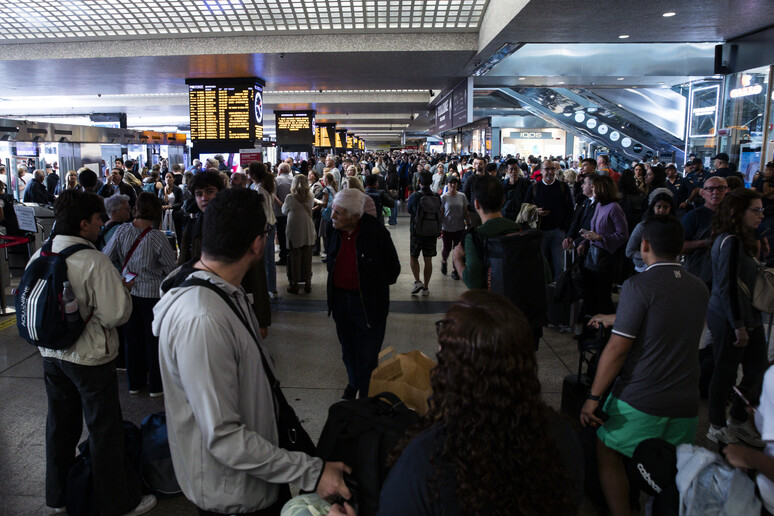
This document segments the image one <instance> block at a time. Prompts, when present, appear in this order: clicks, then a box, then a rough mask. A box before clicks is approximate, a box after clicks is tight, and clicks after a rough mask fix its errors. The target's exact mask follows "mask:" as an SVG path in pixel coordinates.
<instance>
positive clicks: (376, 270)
mask: <svg viewBox="0 0 774 516" xmlns="http://www.w3.org/2000/svg"><path fill="white" fill-rule="evenodd" d="M326 229H327V231H328V258H327V260H326V263H327V265H328V315H330V314H331V310H332V306H331V302H332V298H333V269H334V267H335V266H336V258H337V256H338V254H339V249H341V231H339V230H338V229H333V224H332V223H331V222H330V221H329V222H328V226H327V228H326ZM355 245H356V247H357V272H358V277H359V280H360V299H361V300H362V301H363V309H364V310H365V313H366V318H367V319H368V321H367V323H368V324H369V325H371V326H373V325H375V324H378V323H379V322H380V321H382V320H383V319H385V318H386V317H387V314H388V313H389V311H390V285H392V284H393V283H395V282H396V281H397V280H398V275H399V274H400V261H399V260H398V252H397V251H396V250H395V245H394V244H393V243H392V237H391V236H390V232H389V231H388V230H387V229H386V228H385V227H384V224H379V222H378V221H377V220H376V217H372V216H371V215H368V214H367V213H364V214H363V216H362V217H361V218H360V231H359V233H358V235H357V240H356V241H355Z"/></svg>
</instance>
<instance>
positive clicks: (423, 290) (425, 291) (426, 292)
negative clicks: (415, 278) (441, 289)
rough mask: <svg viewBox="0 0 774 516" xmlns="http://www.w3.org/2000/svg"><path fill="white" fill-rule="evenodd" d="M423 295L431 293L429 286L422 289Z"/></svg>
mask: <svg viewBox="0 0 774 516" xmlns="http://www.w3.org/2000/svg"><path fill="white" fill-rule="evenodd" d="M422 295H423V296H425V297H427V296H429V295H430V290H428V289H427V287H425V288H423V289H422Z"/></svg>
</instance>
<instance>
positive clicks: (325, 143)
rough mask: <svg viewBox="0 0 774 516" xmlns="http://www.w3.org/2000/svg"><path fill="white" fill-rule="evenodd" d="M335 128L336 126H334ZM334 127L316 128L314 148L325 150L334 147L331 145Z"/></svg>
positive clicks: (319, 126)
mask: <svg viewBox="0 0 774 516" xmlns="http://www.w3.org/2000/svg"><path fill="white" fill-rule="evenodd" d="M334 127H335V126H334ZM332 130H333V127H329V126H325V125H318V126H317V127H316V128H315V136H314V146H315V147H320V148H323V149H330V148H331V147H333V145H332V144H331V132H332Z"/></svg>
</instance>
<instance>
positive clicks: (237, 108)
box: [186, 78, 263, 141]
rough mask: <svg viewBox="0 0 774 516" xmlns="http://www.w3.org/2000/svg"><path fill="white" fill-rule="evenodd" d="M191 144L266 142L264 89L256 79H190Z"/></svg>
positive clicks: (188, 81) (188, 80)
mask: <svg viewBox="0 0 774 516" xmlns="http://www.w3.org/2000/svg"><path fill="white" fill-rule="evenodd" d="M186 83H187V84H188V108H189V114H190V122H191V140H193V141H198V140H205V141H217V140H251V141H252V140H256V139H257V140H260V139H262V138H263V85H262V84H261V83H260V82H259V81H258V80H257V79H255V78H237V79H212V80H204V79H187V80H186Z"/></svg>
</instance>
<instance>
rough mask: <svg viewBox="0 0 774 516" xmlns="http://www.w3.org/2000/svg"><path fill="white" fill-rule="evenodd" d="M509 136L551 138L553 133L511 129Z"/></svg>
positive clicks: (522, 138) (521, 138) (523, 138)
mask: <svg viewBox="0 0 774 516" xmlns="http://www.w3.org/2000/svg"><path fill="white" fill-rule="evenodd" d="M511 138H514V139H520V140H551V139H553V138H554V135H553V134H552V133H544V132H538V131H511Z"/></svg>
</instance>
